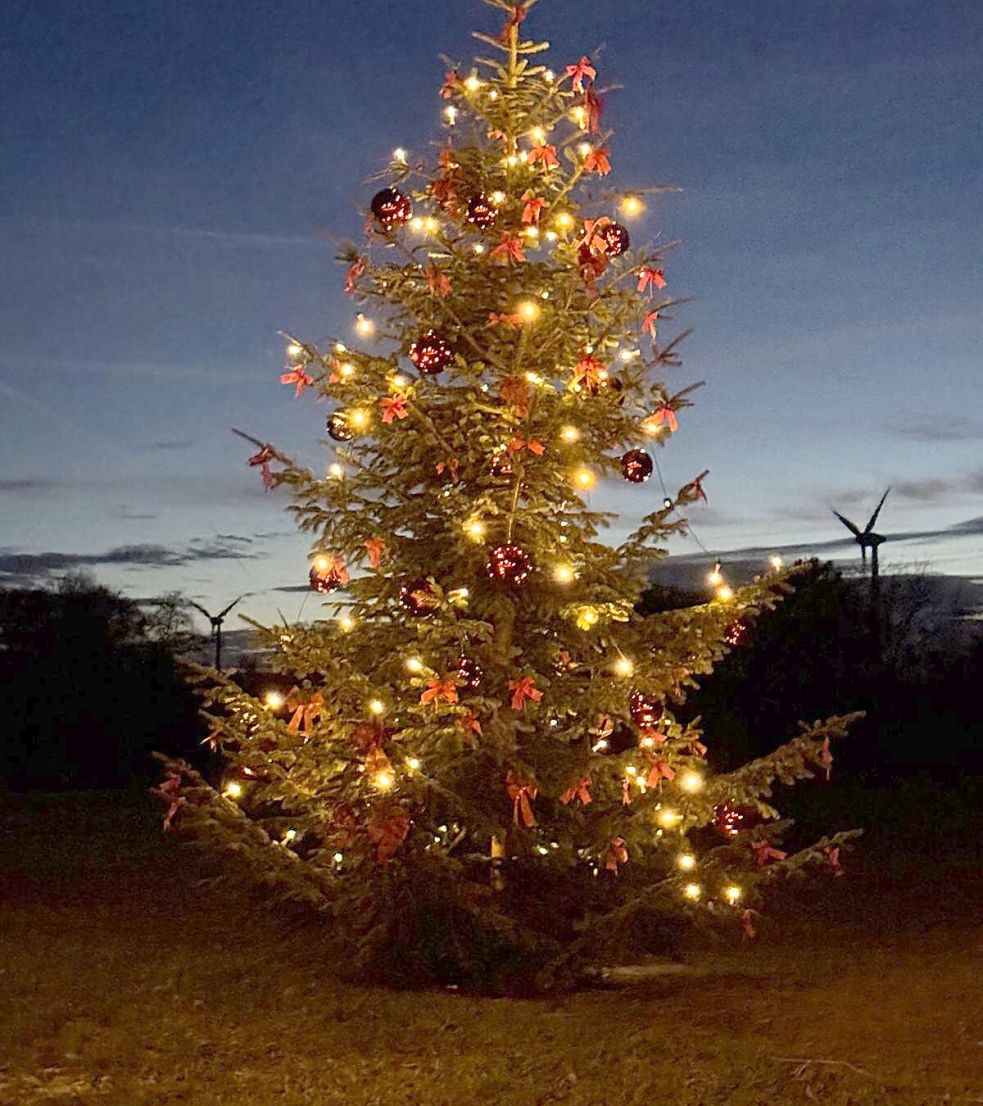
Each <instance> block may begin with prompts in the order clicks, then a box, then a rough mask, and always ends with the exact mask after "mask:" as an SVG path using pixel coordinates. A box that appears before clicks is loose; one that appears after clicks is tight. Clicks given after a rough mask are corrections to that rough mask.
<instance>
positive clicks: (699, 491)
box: [679, 476, 709, 503]
mask: <svg viewBox="0 0 983 1106" xmlns="http://www.w3.org/2000/svg"><path fill="white" fill-rule="evenodd" d="M679 498H680V499H688V500H690V501H691V502H695V501H696V500H697V499H702V500H703V502H704V503H707V502H709V501H708V500H707V493H706V492H705V491H704V489H703V477H702V476H698V477H697V478H696V479H695V480H691V481H690V482H689V483H688V484H687V485H686V486H685V487H683V488H680V491H679Z"/></svg>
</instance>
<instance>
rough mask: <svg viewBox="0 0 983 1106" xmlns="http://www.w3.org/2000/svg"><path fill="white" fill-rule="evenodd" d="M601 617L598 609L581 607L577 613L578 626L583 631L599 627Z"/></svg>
mask: <svg viewBox="0 0 983 1106" xmlns="http://www.w3.org/2000/svg"><path fill="white" fill-rule="evenodd" d="M600 617H601V616H600V615H599V614H598V613H597V608H596V607H581V608H580V610H579V611H578V612H577V626H578V628H579V629H581V630H589V629H591V627H593V626H596V625H597V622H598V619H599V618H600Z"/></svg>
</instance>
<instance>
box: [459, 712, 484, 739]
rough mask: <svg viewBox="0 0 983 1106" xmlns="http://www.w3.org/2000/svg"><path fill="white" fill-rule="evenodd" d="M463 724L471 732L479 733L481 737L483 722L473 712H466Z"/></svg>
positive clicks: (462, 720)
mask: <svg viewBox="0 0 983 1106" xmlns="http://www.w3.org/2000/svg"><path fill="white" fill-rule="evenodd" d="M461 725H462V726H463V727H464V728H465V729H466V730H468V731H469V732H470V733H474V734H477V735H478V736H479V737H481V723H480V722H479V721H478V719H477V718H475V716H474V715H473V714H466V715H465V716H464V717H463V718H462V719H461Z"/></svg>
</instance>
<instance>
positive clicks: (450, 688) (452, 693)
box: [420, 678, 457, 706]
mask: <svg viewBox="0 0 983 1106" xmlns="http://www.w3.org/2000/svg"><path fill="white" fill-rule="evenodd" d="M439 699H443V700H444V702H445V703H456V702H457V685H456V684H455V683H454V681H453V680H439V679H436V678H434V679H430V680H427V689H426V691H424V692H423V694H422V695H421V696H420V702H421V703H422V704H423V705H424V706H426V705H427V703H435V702H437V701H438V700H439Z"/></svg>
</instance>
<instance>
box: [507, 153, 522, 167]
mask: <svg viewBox="0 0 983 1106" xmlns="http://www.w3.org/2000/svg"><path fill="white" fill-rule="evenodd" d="M505 164H506V165H507V166H508V167H509V168H510V169H512V168H514V167H515V166H516V165H518V164H519V159H518V158H517V157H516V156H515V154H509V156H508V157H507V158H506V159H505Z"/></svg>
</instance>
